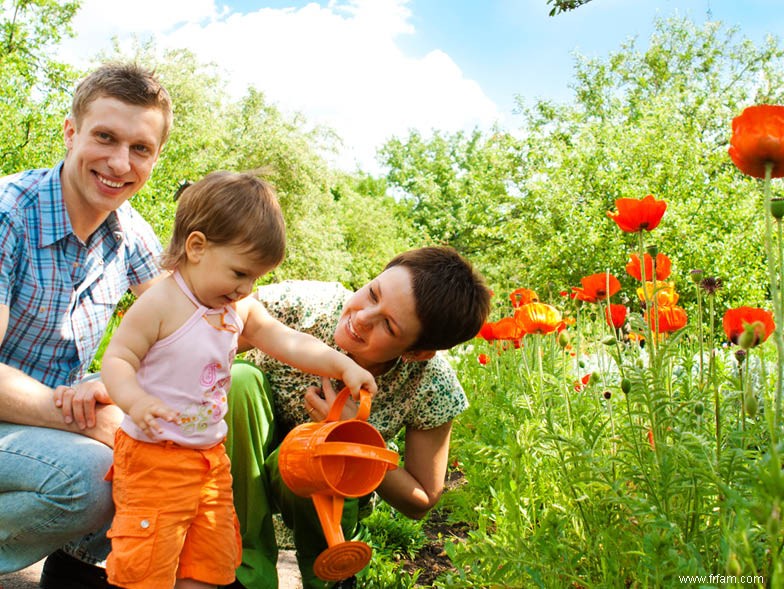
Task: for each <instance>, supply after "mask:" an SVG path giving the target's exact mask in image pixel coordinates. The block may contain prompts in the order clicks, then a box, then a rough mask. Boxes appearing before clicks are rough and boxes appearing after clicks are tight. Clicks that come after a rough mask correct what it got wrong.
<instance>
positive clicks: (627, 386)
mask: <svg viewBox="0 0 784 589" xmlns="http://www.w3.org/2000/svg"><path fill="white" fill-rule="evenodd" d="M621 390H622V391H623V392H624V394H626V395H628V394H629V391H631V390H632V381H630V380H629V379H628V378H624V379H623V380H621Z"/></svg>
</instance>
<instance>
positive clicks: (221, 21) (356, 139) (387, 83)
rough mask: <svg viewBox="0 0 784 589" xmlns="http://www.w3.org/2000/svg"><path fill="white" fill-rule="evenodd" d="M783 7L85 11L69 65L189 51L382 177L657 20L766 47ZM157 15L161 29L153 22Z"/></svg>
mask: <svg viewBox="0 0 784 589" xmlns="http://www.w3.org/2000/svg"><path fill="white" fill-rule="evenodd" d="M781 5H782V4H781V0H593V1H592V2H590V3H589V4H587V5H585V6H582V7H580V8H578V9H577V10H575V11H573V12H569V13H564V14H560V15H558V16H555V17H550V16H548V12H549V8H550V7H549V6H548V5H547V3H546V0H329V1H328V0H323V1H311V2H303V1H294V0H267V1H252V0H231V1H228V0H164V1H161V0H136V1H135V2H134V3H133V4H132V5H131V4H130V3H128V2H127V0H83V8H82V10H81V12H80V13H79V14H78V15H77V18H76V21H75V25H76V30H77V31H78V33H79V35H78V37H77V38H76V39H75V40H73V41H71V42H69V43H68V44H66V45H65V46H64V48H63V55H62V57H63V58H64V59H67V60H70V61H73V62H74V63H78V64H81V65H85V64H87V63H88V61H89V60H90V59H91V58H94V57H95V55H96V54H97V52H98V51H99V50H101V49H105V48H108V47H109V43H110V39H111V37H112V36H116V37H117V38H118V39H119V40H120V41H121V43H126V42H128V41H127V40H128V39H129V37H130V35H132V34H135V35H137V36H138V37H141V38H153V39H154V40H155V42H156V45H157V46H159V47H160V48H165V47H187V48H189V49H191V50H193V51H194V52H195V53H196V54H197V56H198V57H199V59H201V60H202V61H205V62H213V63H216V64H217V65H218V67H219V68H220V69H221V71H222V72H224V73H225V79H227V80H228V81H229V88H228V89H229V91H230V92H232V93H234V94H238V95H239V94H241V93H242V91H243V90H244V89H245V88H247V87H248V86H249V85H253V86H255V87H256V88H258V89H260V90H262V91H264V92H265V94H266V95H267V97H268V99H269V100H271V101H272V102H274V103H276V104H277V105H278V106H279V107H280V108H281V109H282V110H283V111H285V112H301V113H303V114H304V115H305V116H306V117H307V119H308V120H309V121H311V122H312V123H314V124H323V125H328V126H330V127H332V128H334V129H335V130H336V131H337V132H338V134H339V135H340V136H341V137H343V139H344V147H343V149H342V150H341V153H340V154H339V156H338V157H337V158H336V160H335V161H336V163H337V164H338V165H340V166H341V167H345V168H349V169H351V168H352V167H353V166H356V165H359V166H361V167H363V168H364V169H366V170H370V171H377V170H376V169H374V168H375V164H374V161H375V160H374V155H373V154H374V152H375V149H376V148H377V147H378V146H379V145H381V144H382V143H383V142H384V141H385V140H386V139H388V138H389V137H391V136H395V135H397V136H400V135H405V134H406V133H407V132H408V130H409V129H418V130H420V131H421V132H423V133H425V134H426V133H428V132H430V131H431V130H432V129H433V128H436V129H441V130H444V131H449V132H451V131H456V130H459V129H470V128H473V127H474V126H479V127H481V128H488V127H490V126H491V125H493V124H500V125H501V126H503V127H506V128H513V127H514V126H515V117H514V116H513V112H512V111H513V106H514V96H515V95H520V96H521V97H522V98H523V100H524V101H526V102H528V103H532V102H533V101H534V100H536V99H540V98H544V99H552V100H556V101H567V100H569V99H570V96H571V94H570V90H569V84H570V82H571V79H572V75H573V74H572V72H573V63H574V52H579V53H580V54H583V55H588V56H591V57H605V56H607V55H609V53H610V52H612V51H615V50H617V49H619V48H620V45H621V43H622V42H623V41H625V40H627V39H629V38H631V37H636V38H637V39H638V44H639V46H640V47H644V46H645V45H646V44H647V40H648V38H649V36H650V34H651V32H652V30H653V26H652V25H653V22H654V19H655V18H656V17H664V18H666V17H670V16H674V15H678V16H686V17H688V18H690V19H691V20H693V21H695V22H697V23H700V24H701V23H703V22H705V21H706V20H721V21H722V22H724V23H725V24H726V25H730V26H737V27H739V29H740V35H741V36H742V37H748V38H750V39H752V40H753V41H755V42H760V41H761V40H762V39H763V38H764V37H765V35H766V34H776V35H781V33H782V32H784V10H782V8H781ZM150 15H155V16H154V17H151V16H150Z"/></svg>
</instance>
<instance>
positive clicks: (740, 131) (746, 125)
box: [729, 104, 784, 178]
mask: <svg viewBox="0 0 784 589" xmlns="http://www.w3.org/2000/svg"><path fill="white" fill-rule="evenodd" d="M729 154H730V157H731V158H732V161H733V163H734V164H735V165H736V166H737V167H738V169H739V170H740V171H741V172H743V173H744V174H748V175H749V176H754V177H755V178H764V177H765V165H766V164H768V163H772V164H773V169H772V171H771V176H772V177H773V178H781V177H782V176H784V106H776V105H771V104H759V105H756V106H750V107H748V108H745V109H744V110H743V112H742V113H741V114H740V116H738V117H735V118H734V119H732V138H731V139H730V148H729Z"/></svg>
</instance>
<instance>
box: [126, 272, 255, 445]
mask: <svg viewBox="0 0 784 589" xmlns="http://www.w3.org/2000/svg"><path fill="white" fill-rule="evenodd" d="M173 276H174V280H175V281H176V282H177V284H178V285H179V287H180V288H181V289H182V291H183V292H184V293H185V294H186V295H187V296H188V298H189V299H190V300H191V301H192V302H193V304H194V305H196V311H195V312H194V313H193V315H191V317H190V318H189V319H188V321H186V322H185V323H184V324H183V325H182V326H181V327H180V328H179V329H177V331H175V332H174V333H172V334H171V335H169V336H167V337H165V338H163V339H162V340H159V341H157V342H155V344H153V346H152V347H151V348H150V349H149V351H148V352H147V355H146V356H145V357H144V358H143V359H142V362H141V366H140V368H139V371H138V373H137V381H138V382H139V386H141V387H142V388H143V389H144V390H145V391H147V392H148V393H150V394H151V395H155V396H156V397H158V398H159V399H161V400H162V401H163V402H165V403H166V404H168V405H169V406H170V407H171V408H172V409H174V410H176V411H179V414H180V415H179V418H178V419H177V421H176V422H173V423H169V422H166V421H163V420H159V423H160V424H161V427H163V433H162V434H159V435H156V436H155V438H154V439H151V438H149V437H148V436H146V435H145V434H144V433H143V432H142V431H141V430H140V429H139V428H138V427H137V426H136V424H134V423H133V421H132V420H131V418H130V417H129V416H128V415H126V416H125V418H124V419H123V422H122V424H121V425H120V427H121V428H122V429H123V431H125V433H127V434H128V435H129V436H131V437H132V438H135V439H137V440H140V441H142V442H151V441H161V440H170V441H172V442H174V443H176V444H178V445H180V446H185V447H187V448H209V447H212V446H214V445H215V444H217V443H219V442H220V441H222V440H223V438H225V437H226V430H227V427H226V422H224V421H223V416H224V415H226V410H227V404H226V395H227V393H228V391H229V384H230V382H231V363H232V361H233V360H234V355H235V354H236V353H237V339H238V337H239V334H240V333H241V332H242V328H243V323H242V320H241V319H240V317H239V315H237V312H236V311H235V309H234V307H233V306H225V307H221V308H219V309H210V308H209V307H205V306H204V305H202V304H200V303H199V302H198V301H197V300H196V297H195V296H193V293H192V292H191V291H190V289H189V288H188V287H187V285H186V284H185V281H184V280H183V278H182V276H180V273H179V272H177V271H175V272H174V274H173ZM208 315H219V316H220V319H221V324H222V326H221V327H216V326H214V325H212V324H211V323H210V322H209V321H207V316H208Z"/></svg>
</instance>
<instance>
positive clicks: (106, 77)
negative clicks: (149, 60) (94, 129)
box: [70, 63, 172, 145]
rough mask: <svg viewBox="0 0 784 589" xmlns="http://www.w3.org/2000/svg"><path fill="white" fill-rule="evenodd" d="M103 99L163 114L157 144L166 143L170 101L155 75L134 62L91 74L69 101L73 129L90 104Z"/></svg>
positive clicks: (100, 69) (101, 69) (170, 115)
mask: <svg viewBox="0 0 784 589" xmlns="http://www.w3.org/2000/svg"><path fill="white" fill-rule="evenodd" d="M104 96H106V97H109V98H116V99H117V100H120V101H121V102H124V103H126V104H132V105H134V106H143V107H147V108H157V109H159V110H160V111H161V112H162V113H163V136H162V137H161V145H163V144H164V143H166V139H168V137H169V131H171V125H172V102H171V98H170V97H169V93H168V92H167V91H166V88H164V87H163V86H162V85H161V83H160V82H158V80H157V79H156V78H155V72H153V71H151V70H147V69H145V68H143V67H141V66H139V65H137V64H135V63H106V64H104V65H102V66H100V67H99V68H98V69H96V70H95V71H93V72H92V73H91V74H89V75H88V76H87V77H86V78H84V79H83V80H82V81H81V82H80V83H79V85H78V86H77V87H76V90H75V92H74V95H73V100H72V102H71V114H70V117H71V118H72V119H73V120H74V123H75V125H76V128H77V129H78V128H79V125H80V123H81V122H82V117H83V116H84V115H85V113H86V112H87V109H88V108H89V107H90V103H91V102H93V101H94V100H96V99H98V98H101V97H104Z"/></svg>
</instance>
